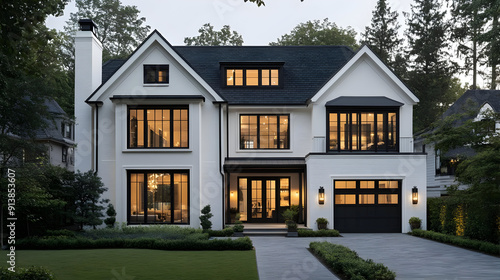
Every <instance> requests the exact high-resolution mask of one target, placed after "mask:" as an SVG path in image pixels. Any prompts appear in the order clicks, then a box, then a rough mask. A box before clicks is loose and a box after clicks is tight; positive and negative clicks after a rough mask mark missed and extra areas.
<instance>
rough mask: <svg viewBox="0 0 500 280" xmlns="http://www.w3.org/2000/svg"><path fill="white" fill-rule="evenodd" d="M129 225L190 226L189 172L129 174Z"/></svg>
mask: <svg viewBox="0 0 500 280" xmlns="http://www.w3.org/2000/svg"><path fill="white" fill-rule="evenodd" d="M128 182H129V195H128V198H129V209H128V222H129V223H131V224H155V223H164V224H188V223H189V172H188V171H168V170H165V171H151V172H149V171H130V172H129V173H128Z"/></svg>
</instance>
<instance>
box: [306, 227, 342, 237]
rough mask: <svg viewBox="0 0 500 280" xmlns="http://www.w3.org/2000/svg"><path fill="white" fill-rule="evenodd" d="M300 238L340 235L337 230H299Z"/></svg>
mask: <svg viewBox="0 0 500 280" xmlns="http://www.w3.org/2000/svg"><path fill="white" fill-rule="evenodd" d="M297 232H298V233H299V237H339V236H340V233H339V231H338V230H336V229H320V230H310V229H303V228H299V229H297Z"/></svg>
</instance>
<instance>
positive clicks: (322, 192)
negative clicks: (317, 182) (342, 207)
mask: <svg viewBox="0 0 500 280" xmlns="http://www.w3.org/2000/svg"><path fill="white" fill-rule="evenodd" d="M318 203H319V204H325V189H324V188H323V187H319V191H318Z"/></svg>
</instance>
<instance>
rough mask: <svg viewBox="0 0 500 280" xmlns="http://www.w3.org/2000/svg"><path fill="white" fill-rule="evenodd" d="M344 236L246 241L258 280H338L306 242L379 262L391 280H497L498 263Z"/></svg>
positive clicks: (392, 240) (396, 240)
mask: <svg viewBox="0 0 500 280" xmlns="http://www.w3.org/2000/svg"><path fill="white" fill-rule="evenodd" d="M343 236H344V237H317V238H286V237H268V236H252V237H251V239H252V241H253V244H254V246H255V249H256V255H257V268H258V270H259V277H260V280H268V279H270V280H281V279H283V280H284V279H293V280H305V279H338V278H337V277H335V275H333V274H332V273H331V272H330V271H329V270H328V269H326V268H325V267H324V266H323V265H322V264H321V263H320V262H319V261H317V259H316V258H315V257H314V256H313V255H312V254H311V253H310V252H309V251H308V250H307V248H308V247H309V243H310V242H312V241H328V242H332V243H335V244H340V245H344V246H347V247H349V248H350V249H352V250H354V251H356V252H358V254H359V256H360V257H362V258H364V259H373V260H374V261H375V262H379V263H383V264H384V265H386V266H387V267H389V269H391V270H392V271H394V272H396V275H397V277H396V278H397V279H436V280H437V279H439V280H442V279H497V280H498V279H500V258H497V257H493V256H489V255H486V254H482V253H478V252H474V251H470V250H466V249H462V248H458V247H454V246H450V245H446V244H442V243H438V242H434V241H430V240H426V239H422V238H418V237H413V236H409V235H406V234H399V233H395V234H354V233H351V234H343Z"/></svg>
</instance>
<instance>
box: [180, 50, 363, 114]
mask: <svg viewBox="0 0 500 280" xmlns="http://www.w3.org/2000/svg"><path fill="white" fill-rule="evenodd" d="M174 49H175V50H176V51H177V52H178V53H179V54H180V55H181V56H182V57H183V58H184V59H185V60H186V61H187V62H188V63H189V64H190V65H191V67H193V69H194V70H195V71H196V72H197V73H198V74H199V75H200V76H201V77H202V78H203V79H204V80H205V81H206V82H207V83H208V84H209V85H210V86H211V87H212V88H213V89H214V90H215V91H216V92H217V93H218V94H220V95H221V96H222V97H223V98H224V99H225V100H227V101H228V102H229V103H230V104H263V105H265V104H268V105H273V104H290V105H292V104H305V103H306V102H307V100H308V99H309V98H311V97H312V96H313V95H314V94H316V93H317V92H318V90H319V89H320V88H321V87H322V86H323V85H324V84H325V83H326V82H327V81H328V80H329V79H330V78H331V77H332V76H333V75H334V74H335V73H336V72H337V71H338V70H340V68H341V67H342V66H343V65H344V64H345V63H346V62H347V61H348V60H349V59H350V58H351V57H352V56H353V55H354V52H353V51H352V50H351V49H350V48H349V47H345V46H254V47H247V46H243V47H235V46H231V47H229V46H218V47H192V46H189V47H188V46H178V47H174ZM220 62H225V63H244V62H263V63H273V62H275V63H284V65H283V72H282V78H283V79H282V81H283V83H282V84H283V86H282V87H279V88H252V87H239V88H238V87H235V88H228V87H223V86H222V82H221V73H220V69H221V68H220Z"/></svg>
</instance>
